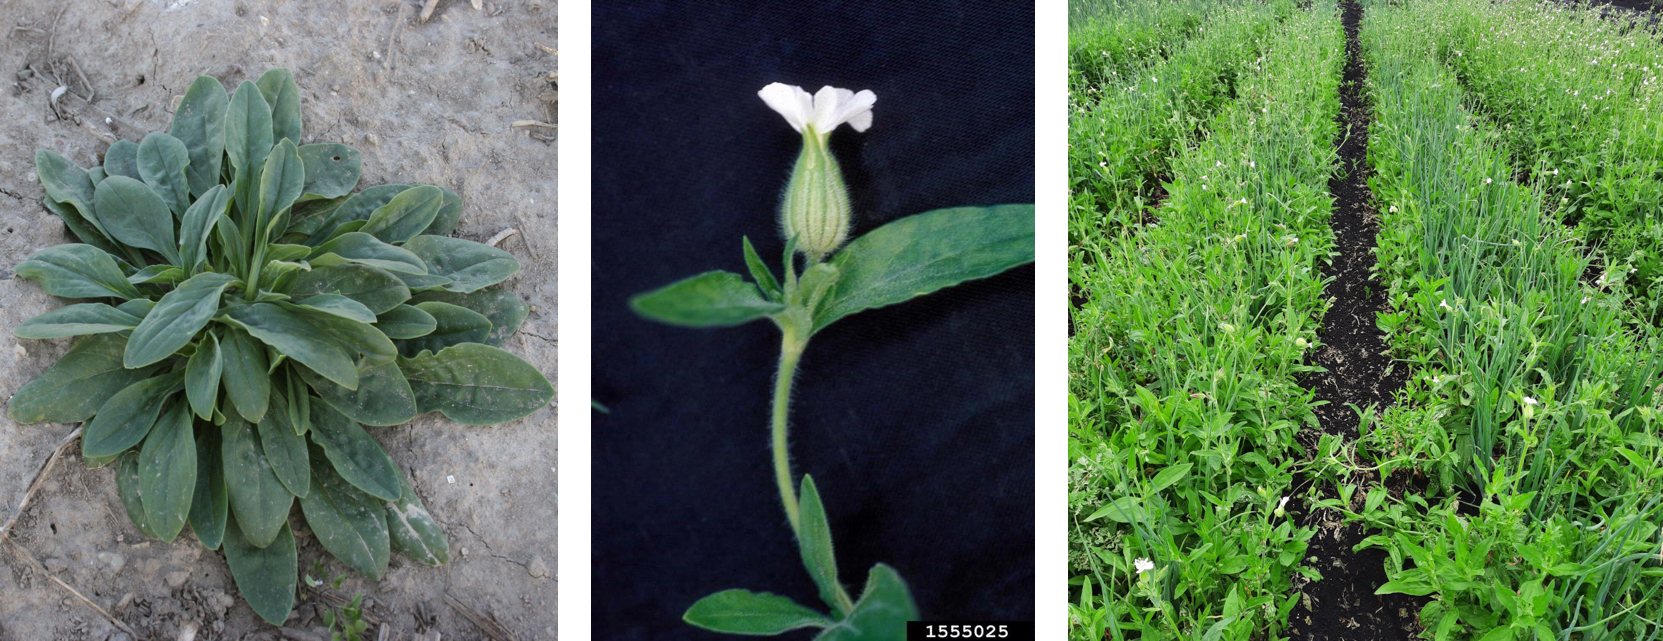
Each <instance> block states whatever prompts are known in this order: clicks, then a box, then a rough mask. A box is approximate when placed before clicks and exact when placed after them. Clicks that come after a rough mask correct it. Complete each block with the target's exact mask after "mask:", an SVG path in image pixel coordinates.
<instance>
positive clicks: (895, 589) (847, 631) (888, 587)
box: [814, 563, 918, 641]
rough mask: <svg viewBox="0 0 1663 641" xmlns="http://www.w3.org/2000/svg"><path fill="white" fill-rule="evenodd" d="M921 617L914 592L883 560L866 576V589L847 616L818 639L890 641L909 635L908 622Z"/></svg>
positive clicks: (817, 637) (833, 640) (823, 640)
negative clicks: (914, 598) (913, 598)
mask: <svg viewBox="0 0 1663 641" xmlns="http://www.w3.org/2000/svg"><path fill="white" fill-rule="evenodd" d="M916 620H918V606H917V605H915V604H914V603H913V601H912V592H911V591H909V590H908V589H907V584H906V581H902V580H901V575H899V574H896V573H895V569H894V568H891V567H889V566H887V565H884V564H882V563H879V564H877V565H874V566H872V571H871V573H869V574H867V575H866V589H865V591H863V592H862V593H861V595H860V600H859V601H857V602H855V609H854V610H853V611H851V612H850V613H849V616H848V617H847V618H844V619H843V620H841V621H838V622H837V623H836V624H834V625H833V626H832V627H829V628H826V630H825V631H824V632H821V633H820V634H819V635H818V636H816V637H814V640H815V641H890V640H892V639H900V638H904V637H906V635H907V622H908V621H916Z"/></svg>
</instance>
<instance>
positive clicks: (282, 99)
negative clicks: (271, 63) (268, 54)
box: [254, 67, 301, 145]
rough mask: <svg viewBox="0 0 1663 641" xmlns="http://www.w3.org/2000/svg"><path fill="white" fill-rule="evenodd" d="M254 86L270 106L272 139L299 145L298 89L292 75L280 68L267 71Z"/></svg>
mask: <svg viewBox="0 0 1663 641" xmlns="http://www.w3.org/2000/svg"><path fill="white" fill-rule="evenodd" d="M254 84H255V86H257V87H259V88H260V97H262V98H265V99H266V104H269V105H271V130H272V132H271V133H272V139H273V140H279V141H281V140H283V139H285V138H286V139H288V140H290V141H291V142H293V143H294V144H297V145H298V144H300V131H301V127H300V125H301V123H300V87H299V86H297V85H295V82H294V74H293V73H290V72H289V70H288V69H284V68H282V67H278V68H276V69H268V70H266V72H265V73H263V74H260V79H259V80H257V81H255V82H254Z"/></svg>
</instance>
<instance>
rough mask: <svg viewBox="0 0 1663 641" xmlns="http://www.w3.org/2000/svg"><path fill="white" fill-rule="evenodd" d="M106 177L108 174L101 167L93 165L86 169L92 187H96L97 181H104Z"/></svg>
mask: <svg viewBox="0 0 1663 641" xmlns="http://www.w3.org/2000/svg"><path fill="white" fill-rule="evenodd" d="M106 177H108V174H105V173H104V168H103V167H93V168H92V169H88V170H87V178H89V179H91V180H92V186H93V187H97V186H98V183H101V182H104V179H105V178H106Z"/></svg>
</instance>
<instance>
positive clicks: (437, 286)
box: [393, 272, 450, 296]
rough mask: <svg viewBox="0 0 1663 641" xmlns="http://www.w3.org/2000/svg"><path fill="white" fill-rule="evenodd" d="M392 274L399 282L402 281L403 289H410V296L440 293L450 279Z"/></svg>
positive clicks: (400, 273) (436, 276)
mask: <svg viewBox="0 0 1663 641" xmlns="http://www.w3.org/2000/svg"><path fill="white" fill-rule="evenodd" d="M393 273H394V274H395V275H397V276H398V279H399V280H402V281H404V286H405V287H409V288H410V293H411V295H412V296H413V295H415V293H416V292H434V291H440V290H442V289H444V287H445V286H446V285H449V284H450V278H448V277H445V276H438V275H435V274H408V273H405V272H393Z"/></svg>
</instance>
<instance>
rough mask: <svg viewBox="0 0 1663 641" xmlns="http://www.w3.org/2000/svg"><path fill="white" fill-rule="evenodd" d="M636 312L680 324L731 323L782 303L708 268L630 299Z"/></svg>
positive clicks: (776, 310) (759, 315) (744, 320)
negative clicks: (773, 300) (708, 270)
mask: <svg viewBox="0 0 1663 641" xmlns="http://www.w3.org/2000/svg"><path fill="white" fill-rule="evenodd" d="M629 306H630V309H633V310H635V313H637V314H640V315H642V316H645V317H647V318H650V319H652V320H655V321H658V322H660V323H667V324H670V325H679V326H681V327H732V326H734V325H739V324H743V323H748V322H751V321H754V320H757V319H759V318H766V317H768V315H770V314H776V313H779V312H781V311H784V310H785V306H784V305H781V304H779V303H775V302H772V301H769V300H767V299H764V298H763V297H762V294H761V293H759V292H758V291H757V289H756V285H752V284H750V283H747V282H745V279H744V278H741V277H740V276H739V274H735V273H733V272H724V271H711V272H705V273H703V274H699V275H697V276H693V277H691V278H687V279H684V280H680V281H677V282H674V283H671V284H669V285H665V286H663V287H660V288H658V289H655V290H653V291H650V292H647V293H645V294H639V295H637V296H635V297H634V298H631V299H629Z"/></svg>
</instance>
